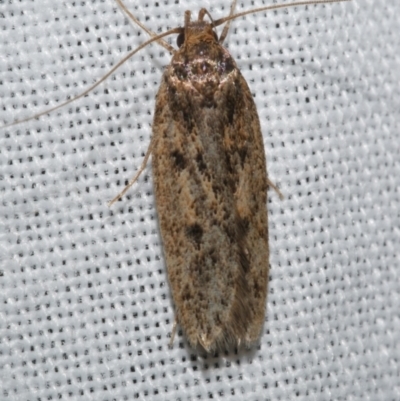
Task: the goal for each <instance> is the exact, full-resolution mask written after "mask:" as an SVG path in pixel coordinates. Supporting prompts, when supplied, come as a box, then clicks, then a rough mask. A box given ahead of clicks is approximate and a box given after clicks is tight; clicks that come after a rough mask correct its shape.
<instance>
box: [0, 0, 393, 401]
mask: <svg viewBox="0 0 400 401" xmlns="http://www.w3.org/2000/svg"><path fill="white" fill-rule="evenodd" d="M271 2H272V0H271ZM287 3H289V2H287ZM0 4H1V6H0V54H1V57H0V124H1V125H3V124H6V123H10V122H12V121H14V120H15V119H21V118H25V117H28V116H31V115H33V114H35V113H38V112H40V111H43V110H46V109H48V108H49V107H52V106H55V105H57V104H59V103H61V102H62V101H64V100H66V99H68V98H69V97H72V96H75V95H77V94H79V93H80V92H81V91H83V90H85V89H86V88H88V86H90V85H91V84H92V83H94V82H95V81H96V80H98V79H100V78H101V77H102V76H103V75H104V74H105V73H106V72H107V71H108V70H109V69H110V68H111V67H112V66H113V65H114V64H116V63H117V62H118V61H119V60H120V59H121V58H122V57H123V56H124V55H126V54H127V53H128V52H129V51H130V50H132V49H134V48H135V47H136V46H138V45H139V44H140V43H142V42H143V41H144V40H146V39H147V38H148V35H147V34H146V33H145V32H143V31H142V30H141V29H139V28H138V27H136V26H133V25H132V24H131V23H130V21H129V20H128V19H127V18H126V17H125V16H124V15H123V14H122V12H121V10H120V9H119V8H118V7H117V5H116V3H115V1H114V0H91V1H74V2H72V1H66V2H61V1H53V0H20V1H13V0H2V1H0ZM263 4H264V3H262V1H261V0H256V1H254V2H253V1H248V0H245V1H243V2H240V4H238V6H237V11H243V10H248V9H250V8H254V7H259V6H262V5H263ZM126 5H127V7H128V8H129V9H130V10H131V12H132V13H134V15H135V16H137V17H138V18H139V19H140V20H141V21H142V22H143V23H144V24H146V26H147V27H149V29H151V30H153V31H154V32H157V33H159V32H163V31H165V30H167V29H170V28H173V27H176V26H181V25H182V24H183V16H184V11H185V10H187V9H190V10H192V12H193V16H194V17H195V16H196V15H197V12H198V9H199V5H198V3H197V2H193V1H192V2H190V1H173V0H166V1H164V0H163V1H159V2H157V1H147V0H143V1H142V0H137V1H135V0H127V1H126ZM201 6H203V7H206V8H208V9H209V10H210V12H211V14H212V16H213V18H220V17H223V16H225V15H227V14H228V13H229V7H230V4H229V2H228V1H225V0H224V1H221V0H215V1H212V2H211V1H205V2H202V4H201ZM399 15H400V2H399V1H397V0H354V1H352V2H350V3H341V4H329V5H316V6H308V7H296V8H290V9H282V10H278V11H271V12H269V13H267V14H265V13H260V14H256V15H249V16H247V17H245V18H240V19H238V20H236V21H234V22H233V23H232V26H231V31H230V33H229V35H228V37H227V40H226V45H227V47H228V48H229V50H230V52H231V54H232V56H233V57H234V58H235V60H236V61H237V64H238V66H239V68H240V69H241V71H242V73H243V75H244V77H245V78H246V80H247V82H248V84H249V86H250V88H251V91H252V93H253V95H254V99H255V102H256V104H257V107H258V112H259V117H260V121H261V125H262V131H263V135H264V143H265V148H266V154H267V164H268V172H269V175H270V178H271V180H272V181H274V182H275V183H276V184H277V185H278V186H279V188H280V189H281V191H282V192H283V194H284V196H285V199H284V200H283V201H281V200H280V199H279V198H278V196H277V195H276V193H275V192H274V191H269V192H268V210H269V233H270V249H271V256H270V267H271V268H270V283H269V293H268V301H267V317H266V322H265V326H264V329H263V333H262V336H261V338H260V344H259V346H258V347H254V348H253V349H251V350H239V351H234V350H233V351H232V352H226V353H221V354H219V355H215V356H214V355H205V354H202V353H197V352H195V351H194V350H192V349H191V348H190V347H189V345H188V344H187V342H186V340H185V338H184V336H183V335H182V333H181V332H180V331H178V334H177V336H176V338H175V342H174V344H173V347H172V349H170V348H169V347H168V344H169V341H170V334H171V330H172V325H173V322H174V309H173V304H172V300H171V295H170V290H169V286H168V279H167V275H166V269H165V261H164V256H163V250H162V244H161V238H160V233H159V229H158V223H157V214H156V210H155V201H154V193H153V187H152V178H151V163H150V164H149V165H148V166H147V167H146V170H145V171H144V173H143V174H142V175H141V177H140V178H139V180H138V182H137V183H136V184H135V185H134V186H133V187H132V188H131V189H130V191H129V192H128V194H127V195H126V196H125V197H124V198H123V199H122V200H121V201H120V202H118V203H117V204H116V205H114V206H113V207H112V208H109V207H108V206H107V202H108V201H109V200H110V199H112V198H113V197H114V196H115V195H116V194H117V193H118V192H119V191H121V190H122V189H123V187H124V185H125V184H126V182H127V181H128V180H129V179H130V178H131V177H132V176H133V175H134V174H135V172H136V171H137V170H138V168H139V167H140V165H141V163H142V161H143V157H144V154H145V153H146V149H147V147H148V145H149V143H150V138H151V124H152V118H153V109H154V101H155V95H156V93H157V89H158V86H159V84H160V79H161V75H162V72H163V68H164V67H165V66H166V65H167V64H168V63H169V59H170V55H169V54H168V52H167V51H166V50H165V49H163V48H161V47H160V46H158V45H156V44H153V45H150V46H148V47H147V48H145V49H143V50H141V51H140V52H139V53H138V54H137V55H135V56H134V57H132V59H130V60H129V61H128V62H126V63H125V64H124V65H123V66H121V68H119V69H118V71H117V72H116V73H115V74H114V75H113V76H112V77H110V78H109V79H107V80H106V81H105V82H104V83H103V84H102V85H101V86H100V87H98V88H96V89H95V90H94V91H93V92H92V93H90V95H88V96H86V97H84V98H82V99H80V100H78V101H75V102H73V103H72V104H69V105H68V106H66V107H63V108H61V109H59V110H57V111H55V112H53V113H51V114H49V115H44V116H42V117H41V118H40V119H36V120H30V121H28V122H25V123H22V124H19V125H14V126H11V127H7V128H1V129H0V194H1V201H0V205H1V206H0V399H1V400H3V401H17V400H18V401H42V400H64V401H67V400H68V401H72V400H96V401H111V400H136V399H139V400H144V399H146V400H182V401H189V400H209V399H213V400H243V399H245V400H246V401H253V400H271V401H279V400H282V401H288V400H307V401H310V400H363V401H365V400H371V401H379V400H385V401H398V400H400V346H399V333H400V313H399V306H400V270H399V269H400V256H399V255H400V252H399V248H400V192H399V188H400V178H399V177H400V86H399V82H400V36H399V24H398V16H399ZM175 41H176V38H171V44H173V45H174V46H175ZM165 174H168V171H165Z"/></svg>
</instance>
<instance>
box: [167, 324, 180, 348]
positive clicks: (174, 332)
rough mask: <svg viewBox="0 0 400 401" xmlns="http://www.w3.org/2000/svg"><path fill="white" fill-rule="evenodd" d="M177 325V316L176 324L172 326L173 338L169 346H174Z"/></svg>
mask: <svg viewBox="0 0 400 401" xmlns="http://www.w3.org/2000/svg"><path fill="white" fill-rule="evenodd" d="M177 327H178V320H177V319H176V317H175V320H174V324H173V326H172V331H171V340H170V341H169V345H168V346H169V348H172V346H173V343H174V339H175V335H176V331H177Z"/></svg>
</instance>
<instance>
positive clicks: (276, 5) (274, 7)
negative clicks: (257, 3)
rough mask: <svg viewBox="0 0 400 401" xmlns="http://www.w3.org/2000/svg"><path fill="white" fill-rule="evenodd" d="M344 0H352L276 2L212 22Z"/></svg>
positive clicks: (217, 22)
mask: <svg viewBox="0 0 400 401" xmlns="http://www.w3.org/2000/svg"><path fill="white" fill-rule="evenodd" d="M344 1H351V0H314V1H312V0H310V1H297V2H295V3H289V4H274V5H270V6H265V7H260V8H255V9H253V10H248V11H243V12H241V13H237V14H233V15H229V16H228V17H224V18H220V19H218V20H216V21H214V23H213V24H212V26H213V27H216V26H218V25H221V24H223V23H224V22H228V21H232V20H234V19H236V18H239V17H243V16H245V15H248V14H255V13H259V12H262V11H270V10H277V9H279V8H289V7H298V6H309V5H316V4H328V3H341V2H344Z"/></svg>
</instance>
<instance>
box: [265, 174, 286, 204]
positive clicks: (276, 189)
mask: <svg viewBox="0 0 400 401" xmlns="http://www.w3.org/2000/svg"><path fill="white" fill-rule="evenodd" d="M267 184H268V186H269V187H271V188H272V189H273V190H274V191H275V192H276V193H277V194H278V196H279V199H280V200H283V199H284V198H285V197H284V196H283V194H282V192H281V191H280V190H279V188H278V187H277V186H276V185H275V184H274V183H273V182H272V181H271V180H270V179H269V178H267Z"/></svg>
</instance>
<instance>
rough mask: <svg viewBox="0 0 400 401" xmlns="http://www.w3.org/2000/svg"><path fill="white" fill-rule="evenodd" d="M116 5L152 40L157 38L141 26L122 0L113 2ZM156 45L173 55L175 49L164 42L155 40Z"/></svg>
mask: <svg viewBox="0 0 400 401" xmlns="http://www.w3.org/2000/svg"><path fill="white" fill-rule="evenodd" d="M115 1H116V2H117V4H118V5H119V7H120V9H121V10H122V11H123V12H124V13H125V14H126V15H127V16H128V17H129V18H130V19H131V20H132V21H133V22H134V23H135V24H136V25H138V26H139V27H140V28H142V29H143V30H144V31H145V32H146V33H148V34H149V35H150V36H151V37H152V38H155V37H156V36H157V34H156V33H154V32H153V31H151V30H150V29H149V28H147V27H146V26H145V25H143V24H142V23H141V22H140V21H139V20H138V19H137V18H136V17H135V16H134V15H133V14H132V13H131V12H130V11H129V10H128V8H127V7H126V5H125V4H124V3H123V2H122V0H115ZM157 43H158V44H159V45H161V46H162V47H164V48H165V49H167V50H168V51H169V52H170V53H174V52H175V49H174V48H173V47H172V46H171V45H170V44H169V43H167V42H166V41H165V40H157Z"/></svg>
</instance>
